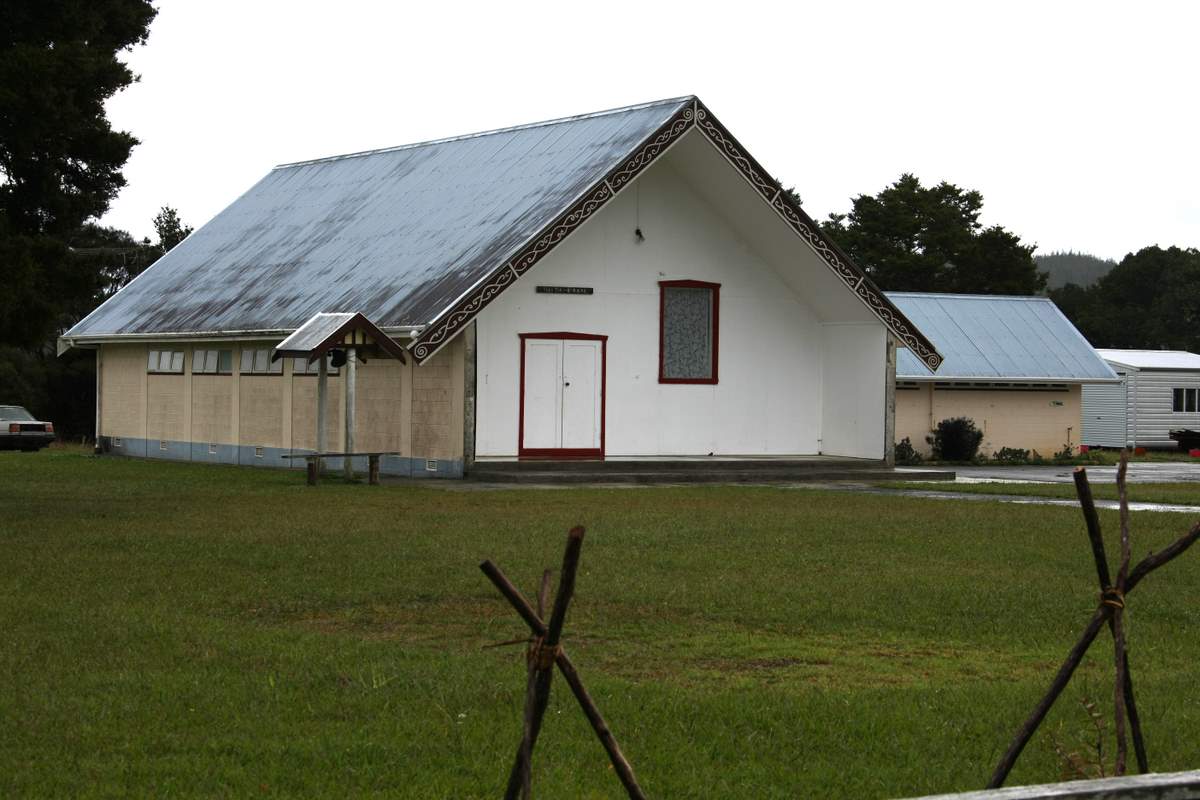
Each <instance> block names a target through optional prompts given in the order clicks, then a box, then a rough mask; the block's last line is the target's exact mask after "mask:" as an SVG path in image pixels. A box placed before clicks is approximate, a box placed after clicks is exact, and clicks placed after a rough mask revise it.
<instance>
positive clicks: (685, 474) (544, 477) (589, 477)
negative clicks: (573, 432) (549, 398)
mask: <svg viewBox="0 0 1200 800" xmlns="http://www.w3.org/2000/svg"><path fill="white" fill-rule="evenodd" d="M467 478H468V479H470V480H473V481H478V482H480V483H511V484H550V485H554V484H581V483H624V484H666V483H813V482H825V481H881V480H904V481H945V480H954V473H953V472H950V471H941V470H922V471H920V472H903V473H899V472H894V471H893V470H890V469H886V468H876V469H829V468H828V467H826V468H825V469H803V470H790V469H774V470H763V469H754V470H743V469H717V468H714V467H713V465H711V464H710V465H709V469H707V470H695V469H688V470H673V469H659V470H657V471H649V470H638V471H634V472H615V471H609V470H596V471H591V472H588V471H583V470H557V469H556V470H540V471H539V470H498V471H493V470H488V469H483V468H481V465H476V468H475V469H473V470H472V471H471V472H470V473H469V474H468V475H467Z"/></svg>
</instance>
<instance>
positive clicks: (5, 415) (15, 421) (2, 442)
mask: <svg viewBox="0 0 1200 800" xmlns="http://www.w3.org/2000/svg"><path fill="white" fill-rule="evenodd" d="M53 441H54V423H53V422H41V421H39V420H36V419H34V418H33V415H32V414H30V413H29V412H28V411H26V410H25V409H23V408H21V407H20V406H0V450H40V449H42V448H43V447H45V446H46V445H48V444H50V443H51V442H53Z"/></svg>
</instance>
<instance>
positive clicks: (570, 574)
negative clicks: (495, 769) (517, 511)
mask: <svg viewBox="0 0 1200 800" xmlns="http://www.w3.org/2000/svg"><path fill="white" fill-rule="evenodd" d="M582 547H583V528H581V527H574V528H572V529H571V532H570V533H569V534H567V549H566V552H565V553H564V554H563V565H562V579H561V580H560V581H559V584H558V592H557V593H556V594H555V596H554V610H553V611H552V612H551V613H550V624H549V625H547V624H546V623H544V622H542V616H543V614H544V613H545V605H546V596H547V595H548V594H549V593H550V571H549V570H547V571H546V572H544V573H543V574H542V585H541V590H540V591H539V592H538V608H537V611H534V609H533V607H532V606H531V605H530V604H529V601H528V600H526V599H525V597H524V595H522V594H521V592H520V591H519V590H518V589H517V587H515V586H513V584H512V582H511V581H509V580H508V578H506V577H505V576H504V573H503V572H501V571H500V568H499V567H497V566H496V565H495V564H493V563H492V562H491V561H484V562H483V563H482V564H480V565H479V568H480V569H481V570H483V574H484V575H487V576H488V579H489V580H491V582H492V583H493V584H495V586H496V588H497V589H499V590H500V594H502V595H504V598H505V599H506V600H508V602H509V603H510V604H511V605H512V607H513V608H514V609H516V611H517V613H518V614H520V615H521V619H523V620H525V624H527V625H528V626H529V630H530V631H532V633H533V638H532V639H531V640H529V641H530V646H529V651H528V653H527V661H528V664H529V674H528V680H527V683H526V686H525V726H524V730H523V732H522V735H521V745H520V747H519V748H518V749H517V757H516V761H515V762H514V763H513V768H512V771H511V772H510V773H509V776H508V787H507V788H506V789H505V792H504V797H505V800H516V798H518V797H520V798H528V797H529V783H530V777H529V773H530V761H531V760H532V757H533V747H534V745H535V744H536V743H537V737H538V733H539V731H540V730H541V727H542V717H543V716H545V714H546V705H547V704H548V703H549V702H550V679H551V678H553V677H554V665H556V664H557V665H558V669H559V672H561V673H562V676H563V679H564V680H566V682H567V685H568V686H569V687H571V692H572V693H573V694H574V695H575V699H576V700H578V701H579V705H580V706H581V707H582V708H583V713H584V714H585V715H586V716H587V718H588V722H590V723H591V725H592V730H594V731H595V732H596V736H597V737H598V738H599V739H600V743H601V744H602V745H604V749H605V751H607V752H608V758H609V760H610V761H612V765H613V769H614V770H615V771H616V773H617V777H618V778H620V779H621V783H622V784H623V785H624V786H625V791H627V792H628V793H629V796H630V797H631V798H634V800H645V797H646V795H645V794H643V793H642V789H641V787H639V786H638V783H637V779H636V778H635V777H634V775H633V768H632V767H630V766H629V762H628V761H626V760H625V756H624V755H623V754H622V753H621V748H620V747H619V746H618V745H617V740H616V739H615V738H613V735H612V732H611V731H609V729H608V725H607V724H606V723H605V722H604V717H602V716H600V710H599V709H598V708H596V703H595V702H594V701H593V700H592V697H591V695H589V694H588V691H587V689H585V688H584V686H583V681H582V680H580V678H579V673H578V672H577V671H576V670H575V665H574V664H572V663H571V659H570V657H569V656H567V654H566V652H565V651H564V650H563V648H562V644H560V641H561V639H562V629H563V622H564V620H565V619H566V616H567V605H568V604H569V603H570V602H571V594H572V593H573V592H574V591H575V570H576V568H577V567H578V566H579V551H580V549H581V548H582ZM517 641H518V642H521V641H526V640H524V639H519V640H517Z"/></svg>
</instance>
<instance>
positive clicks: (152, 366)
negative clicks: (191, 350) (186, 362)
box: [146, 350, 183, 375]
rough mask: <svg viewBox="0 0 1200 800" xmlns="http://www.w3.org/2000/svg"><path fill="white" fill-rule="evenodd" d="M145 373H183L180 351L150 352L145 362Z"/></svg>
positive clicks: (181, 353)
mask: <svg viewBox="0 0 1200 800" xmlns="http://www.w3.org/2000/svg"><path fill="white" fill-rule="evenodd" d="M146 371H147V372H159V373H168V374H171V373H174V374H176V375H178V374H182V373H183V351H182V350H151V351H150V355H149V357H148V358H147V360H146Z"/></svg>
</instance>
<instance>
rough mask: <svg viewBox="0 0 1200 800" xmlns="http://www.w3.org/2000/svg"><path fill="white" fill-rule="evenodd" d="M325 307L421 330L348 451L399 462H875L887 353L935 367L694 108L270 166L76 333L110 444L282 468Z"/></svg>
mask: <svg viewBox="0 0 1200 800" xmlns="http://www.w3.org/2000/svg"><path fill="white" fill-rule="evenodd" d="M319 313H342V314H353V313H361V314H362V315H363V317H365V318H366V319H368V320H369V321H370V322H371V323H373V324H374V325H375V326H377V328H378V330H379V331H381V332H383V333H385V334H386V335H387V336H389V337H391V338H393V339H394V340H396V341H397V342H399V343H400V344H402V345H403V346H404V348H405V352H406V353H407V354H408V357H407V358H406V359H403V361H402V360H401V359H399V358H368V359H367V363H365V364H361V363H360V364H359V366H358V367H357V370H356V374H357V376H358V377H357V385H358V390H357V392H356V393H354V395H353V396H354V397H355V406H354V408H355V409H356V413H355V415H354V421H355V423H354V424H355V428H354V430H355V438H354V441H355V449H356V450H358V451H363V450H371V451H387V452H394V453H399V454H400V455H396V456H389V457H387V458H385V459H384V461H383V463H382V470H383V471H384V472H391V473H397V474H404V475H444V476H459V475H462V474H463V473H464V471H469V470H470V468H471V465H472V463H474V462H475V461H476V460H484V459H518V458H586V459H599V458H636V457H640V458H649V459H667V458H671V457H677V456H687V457H694V456H709V455H712V456H714V457H726V458H738V457H761V456H815V455H826V456H845V457H851V458H859V459H869V460H874V461H883V460H886V459H887V458H888V457H889V455H890V452H891V445H892V441H893V437H892V430H891V427H892V420H893V417H892V408H891V401H890V398H891V386H892V375H893V370H894V365H895V348H896V347H897V346H900V347H903V348H907V349H908V351H909V352H911V353H912V354H913V357H914V358H915V359H917V360H918V361H920V362H921V363H923V364H925V365H927V367H928V368H929V369H936V368H937V366H938V364H939V363H940V361H941V357H940V356H939V355H938V353H937V352H936V350H935V349H934V347H933V345H932V344H930V342H929V340H928V339H926V338H925V336H924V335H923V334H922V333H921V332H920V331H919V330H917V328H916V327H915V326H914V325H913V324H912V323H911V322H909V321H908V319H906V318H905V316H904V314H902V313H901V312H900V311H899V310H898V309H897V308H896V306H895V305H893V303H892V302H891V301H889V300H888V299H887V297H885V296H884V295H883V294H882V293H881V292H880V291H879V290H878V289H877V288H876V287H875V286H874V285H873V284H872V282H871V281H870V280H869V279H868V278H867V277H866V276H865V275H864V274H863V273H862V271H861V270H860V269H859V268H858V267H857V266H856V265H854V264H853V263H852V262H851V261H850V260H849V258H847V257H846V256H845V255H844V254H843V253H841V252H840V251H839V250H838V249H837V248H836V247H835V246H834V245H833V244H831V243H830V242H829V241H827V240H826V239H825V238H824V236H823V235H822V234H821V232H820V230H819V229H818V228H817V226H816V225H815V224H813V222H812V220H811V219H810V218H809V217H808V216H807V215H805V214H804V212H803V211H802V210H800V208H799V207H798V206H797V205H795V204H794V203H793V202H792V200H791V199H790V198H789V196H788V194H787V193H786V192H784V191H782V189H781V187H780V185H779V183H778V182H777V181H776V180H774V179H773V178H771V177H770V176H769V175H768V173H767V172H766V171H765V170H764V169H763V168H762V167H761V166H760V165H759V164H758V163H757V162H756V161H755V160H754V158H753V157H752V156H751V155H750V154H749V153H748V152H747V151H746V150H745V148H743V147H742V145H741V144H739V143H738V142H737V141H736V140H735V139H734V138H733V137H732V135H731V134H730V133H729V132H728V131H727V130H726V129H725V127H724V126H723V125H722V124H721V123H720V122H719V121H718V120H717V119H716V118H715V117H714V116H713V115H712V114H711V112H709V111H708V109H707V108H705V107H704V105H703V104H702V103H701V102H700V101H699V100H698V99H697V98H695V97H683V98H677V99H673V100H666V101H661V102H657V103H650V104H646V105H641V106H632V107H628V108H623V109H617V110H614V111H608V112H602V113H597V114H589V115H585V116H581V117H572V118H568V119H563V120H556V121H552V122H546V123H539V124H534V125H526V126H521V127H518V128H510V129H506V130H501V131H493V132H489V133H483V134H475V135H471V136H464V137H458V138H454V139H445V140H440V141H436V142H428V143H423V144H417V145H408V146H404V147H398V148H392V149H388V150H380V151H373V152H369V153H360V154H353V155H348V156H340V157H335V158H327V159H320V160H317V161H310V162H303V163H299V164H290V165H284V166H281V167H278V168H276V169H275V170H273V171H271V172H270V173H269V174H268V175H267V176H266V177H265V178H264V179H263V180H262V181H260V182H259V183H258V184H257V185H256V186H254V187H253V188H251V189H250V190H249V191H248V192H247V193H246V194H244V195H242V196H241V197H240V198H239V199H238V200H236V201H235V202H234V203H233V204H232V205H231V206H229V208H227V209H226V210H225V211H223V212H221V213H220V214H219V215H217V216H216V217H215V218H214V219H213V220H212V221H211V222H209V223H208V224H207V225H205V226H203V227H202V228H200V229H199V230H197V231H196V232H195V233H194V234H192V235H191V236H190V237H189V238H188V239H187V240H185V241H184V242H182V243H181V244H180V245H179V246H178V247H176V248H175V249H173V250H172V251H171V252H170V253H168V254H167V255H165V256H164V257H163V258H162V259H160V260H159V261H158V262H157V263H155V264H154V265H153V266H152V267H151V268H150V269H148V270H147V271H146V272H145V273H144V274H143V275H141V276H139V277H138V278H137V279H136V280H134V281H133V282H131V283H130V284H129V285H128V286H126V287H125V288H124V289H122V290H121V291H120V292H119V293H117V295H115V296H114V297H113V298H112V299H110V300H109V301H107V302H106V303H105V304H104V305H102V306H100V307H99V308H98V309H96V311H94V312H93V313H92V314H91V315H89V316H88V317H87V318H85V319H84V320H83V321H82V322H80V323H79V324H78V325H76V326H75V327H74V328H72V329H71V330H70V331H69V332H68V333H67V334H66V335H65V336H64V337H63V338H62V341H61V345H62V346H63V347H88V348H94V349H95V350H96V353H97V364H98V381H99V392H98V406H99V407H98V409H97V430H98V438H99V441H100V442H101V443H102V446H103V447H104V448H105V449H107V450H108V451H109V452H114V453H128V454H134V455H139V456H147V457H164V458H178V459H190V460H202V461H203V460H207V461H223V462H229V463H248V464H274V465H278V466H283V465H285V464H286V463H287V462H286V461H285V460H284V459H283V458H282V456H285V455H289V454H297V453H305V452H312V451H313V448H314V447H315V446H316V437H315V411H314V406H315V402H316V400H315V397H316V394H315V390H314V388H313V387H314V383H315V382H316V378H314V375H313V373H314V372H315V371H316V370H315V368H314V366H313V365H312V364H310V363H308V362H307V361H305V359H303V358H294V357H291V356H289V357H287V358H283V359H282V360H272V356H273V355H277V354H276V353H275V351H274V349H275V347H276V346H277V345H279V344H280V342H281V341H282V340H283V339H284V338H285V337H287V336H288V335H289V334H291V333H292V332H293V331H295V330H296V329H297V328H299V327H300V326H302V325H303V324H304V323H305V321H306V320H309V319H311V318H313V316H314V315H316V314H319ZM329 380H330V384H331V390H330V394H331V395H332V396H331V397H330V400H329V402H330V407H329V409H328V412H329V413H328V415H327V418H326V430H327V439H326V445H325V446H326V448H327V449H328V450H333V451H336V450H337V449H338V448H339V447H341V446H342V441H343V439H342V438H341V437H342V435H343V434H342V432H341V431H340V429H339V423H338V420H339V419H341V413H342V412H341V410H340V409H339V407H338V406H337V401H338V392H337V389H336V384H337V383H338V381H342V380H345V377H344V376H339V375H333V376H331V377H330V379H329ZM347 382H348V381H347Z"/></svg>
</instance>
